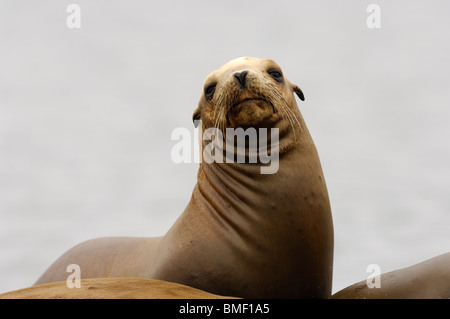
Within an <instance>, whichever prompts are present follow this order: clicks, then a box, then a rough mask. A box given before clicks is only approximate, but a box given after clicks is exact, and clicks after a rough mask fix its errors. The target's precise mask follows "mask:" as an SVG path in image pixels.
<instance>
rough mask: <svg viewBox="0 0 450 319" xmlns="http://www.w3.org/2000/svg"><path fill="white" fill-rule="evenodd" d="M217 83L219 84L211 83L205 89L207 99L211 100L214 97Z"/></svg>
mask: <svg viewBox="0 0 450 319" xmlns="http://www.w3.org/2000/svg"><path fill="white" fill-rule="evenodd" d="M216 85H217V83H213V84H210V85H208V86H207V87H206V89H205V97H206V99H207V100H210V99H211V98H212V97H213V95H214V91H215V90H216Z"/></svg>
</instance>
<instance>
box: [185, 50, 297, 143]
mask: <svg viewBox="0 0 450 319" xmlns="http://www.w3.org/2000/svg"><path fill="white" fill-rule="evenodd" d="M293 93H296V94H297V95H298V97H299V98H300V99H301V100H302V101H303V100H304V99H305V98H304V95H303V92H302V90H301V89H300V88H299V87H298V86H297V85H295V84H292V83H291V82H289V80H288V79H287V78H286V77H285V76H284V74H283V71H282V70H281V67H280V66H279V65H278V64H277V63H276V62H275V61H273V60H271V59H260V58H251V57H241V58H237V59H234V60H231V61H230V62H228V63H226V64H225V65H223V66H222V67H220V68H219V69H217V70H215V71H213V72H211V73H210V74H209V75H208V76H207V77H206V79H205V82H204V85H203V93H202V96H201V98H200V102H199V105H198V107H197V109H196V110H195V111H194V114H193V120H194V123H196V121H197V120H202V125H203V128H210V127H216V128H218V129H220V130H222V131H223V132H224V131H225V129H226V128H237V127H243V128H245V127H272V126H274V125H275V123H277V122H279V121H280V120H281V122H284V124H285V126H290V127H292V129H293V130H296V128H295V127H296V126H297V127H299V128H300V130H301V125H300V120H299V117H301V116H300V114H299V112H298V107H297V104H296V103H295V97H294V94H293ZM278 125H279V124H278ZM294 134H295V133H294Z"/></svg>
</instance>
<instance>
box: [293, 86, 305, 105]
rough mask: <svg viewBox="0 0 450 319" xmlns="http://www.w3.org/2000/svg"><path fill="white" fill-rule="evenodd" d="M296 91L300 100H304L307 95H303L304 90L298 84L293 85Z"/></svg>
mask: <svg viewBox="0 0 450 319" xmlns="http://www.w3.org/2000/svg"><path fill="white" fill-rule="evenodd" d="M293 89H294V93H295V94H297V96H298V97H299V99H300V100H302V101H304V100H305V96H304V95H303V92H302V90H300V88H299V87H298V86H297V85H293Z"/></svg>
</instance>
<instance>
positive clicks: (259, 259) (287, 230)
mask: <svg viewBox="0 0 450 319" xmlns="http://www.w3.org/2000/svg"><path fill="white" fill-rule="evenodd" d="M294 93H295V94H296V95H297V96H298V97H299V98H300V99H301V100H304V95H303V92H302V90H301V89H300V88H299V87H298V86H297V85H294V84H292V83H291V82H289V80H288V79H287V78H286V77H285V75H284V74H283V72H282V70H281V67H280V66H279V65H278V64H277V63H276V62H275V61H273V60H270V59H259V58H249V57H242V58H238V59H234V60H232V61H230V62H228V63H226V64H225V65H223V66H222V67H221V68H219V69H218V70H216V71H214V72H212V73H211V74H209V75H208V76H207V78H206V80H205V82H204V89H203V93H202V95H201V98H200V101H199V105H198V107H197V109H196V110H195V111H194V114H193V120H194V121H196V120H201V123H202V129H203V131H206V130H208V129H211V128H216V129H221V130H222V131H223V132H224V134H223V136H222V137H223V139H224V141H225V142H226V141H227V140H226V138H227V136H229V135H227V133H226V132H227V130H226V129H227V128H228V129H230V128H234V129H238V128H241V129H244V128H245V129H248V128H252V127H253V128H258V129H261V128H266V129H269V128H270V132H268V133H267V138H268V141H269V142H270V145H271V147H270V150H269V152H268V153H271V154H272V155H273V154H275V155H278V156H277V157H278V161H277V162H278V166H277V170H275V171H274V172H272V173H270V174H265V173H262V168H264V167H267V164H266V163H264V162H262V161H261V160H257V161H256V162H248V161H247V162H239V161H238V162H228V161H225V160H224V161H223V163H220V162H217V161H213V162H211V163H210V162H207V161H202V162H201V163H200V165H199V170H198V175H197V184H196V185H195V187H194V190H193V193H192V197H191V200H190V202H189V203H188V205H187V207H186V209H185V210H184V212H183V213H182V214H181V215H180V217H179V218H178V219H177V220H176V222H175V223H174V224H173V226H172V227H171V228H170V229H169V231H168V232H167V233H166V234H165V235H164V236H162V237H157V238H134V237H126V238H121V237H119V238H118V237H113V238H99V239H93V240H89V241H87V242H84V243H81V244H79V245H78V246H75V247H74V248H72V249H70V250H69V251H68V252H66V253H65V254H64V255H62V256H61V257H60V258H59V259H58V260H56V261H55V263H54V264H52V265H51V266H50V268H49V269H48V270H47V271H46V272H45V273H44V274H43V275H42V276H41V278H40V279H39V280H38V281H37V283H36V284H42V283H47V282H52V281H64V280H65V279H66V278H67V275H68V274H67V273H66V267H67V265H69V264H78V265H79V266H80V268H81V276H82V278H92V277H140V278H151V279H159V280H165V281H169V282H175V283H180V284H184V285H188V286H190V287H195V288H198V289H202V290H204V291H207V292H210V293H214V294H219V295H226V296H235V297H243V298H328V297H329V296H330V295H331V284H332V266H333V247H334V243H333V223H332V216H331V208H330V202H329V198H328V192H327V187H326V184H325V178H324V175H323V172H322V168H321V164H320V161H319V156H318V153H317V150H316V148H315V145H314V143H313V140H312V138H311V136H310V134H309V131H308V129H307V126H306V124H305V122H304V119H303V117H302V115H301V113H300V110H299V109H298V106H297V103H296V101H295V95H294ZM272 129H275V134H272ZM258 132H259V131H258ZM258 134H259V135H258V136H261V134H262V133H258ZM215 136H216V137H218V136H219V135H215ZM217 139H219V137H218V138H217ZM277 140H278V142H276V141H277ZM272 142H273V143H272ZM209 144H210V143H209V141H208V140H203V141H202V143H201V145H202V147H201V149H202V150H203V151H204V150H205V149H206V148H207V146H208V145H209ZM225 145H228V144H227V143H225ZM236 148H238V146H236ZM244 148H245V149H244V153H245V159H248V158H249V154H250V153H249V151H250V146H249V145H244ZM223 150H224V149H220V148H217V149H216V150H215V155H217V154H220V152H221V151H222V152H223ZM234 151H239V150H237V149H234ZM241 151H242V149H241ZM258 155H261V154H258Z"/></svg>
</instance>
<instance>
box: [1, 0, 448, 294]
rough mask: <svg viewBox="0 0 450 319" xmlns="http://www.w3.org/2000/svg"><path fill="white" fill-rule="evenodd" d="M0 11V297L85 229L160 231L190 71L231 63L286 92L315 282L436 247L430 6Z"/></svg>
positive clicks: (437, 133)
mask: <svg viewBox="0 0 450 319" xmlns="http://www.w3.org/2000/svg"><path fill="white" fill-rule="evenodd" d="M69 3H71V2H67V1H31V0H30V1H2V2H1V4H0V292H5V291H9V290H14V289H19V288H23V287H27V286H29V285H31V284H32V283H33V282H34V281H35V280H36V279H37V278H38V277H39V276H40V274H41V273H42V272H43V271H44V270H45V269H46V268H47V267H48V266H49V265H50V264H51V263H52V262H53V261H54V260H55V259H56V258H57V257H58V256H59V255H61V254H62V253H63V252H64V251H65V250H67V249H68V248H70V247H72V246H73V245H75V244H77V243H79V242H81V241H84V240H86V239H90V238H95V237H101V236H159V235H163V234H164V233H165V232H166V231H167V230H168V229H169V227H170V225H172V223H173V222H174V220H175V219H176V218H177V217H178V216H179V214H180V213H181V212H182V211H183V209H184V207H185V206H186V204H187V203H188V201H189V198H190V194H191V191H192V188H193V187H194V185H195V181H196V173H197V168H198V164H174V163H173V162H172V160H171V157H170V151H171V148H172V146H173V145H174V143H175V142H174V141H171V138H170V136H171V132H172V130H173V129H175V128H177V127H186V128H191V127H192V122H191V116H192V112H193V110H194V109H195V107H196V106H197V103H198V99H199V97H200V94H201V92H202V84H203V80H204V77H205V76H206V75H207V74H208V73H209V72H210V71H212V70H214V69H216V68H218V67H219V66H221V65H222V64H224V63H225V62H227V61H228V60H230V59H232V58H235V57H239V56H256V57H268V58H273V59H274V60H276V61H277V62H278V63H279V64H280V65H281V66H282V67H283V70H284V73H285V74H286V76H287V77H288V78H289V79H290V80H291V82H294V83H295V84H297V85H299V86H300V88H302V90H303V92H304V93H305V97H306V101H305V102H302V103H299V106H300V109H301V111H302V113H303V116H304V118H305V120H306V122H307V124H308V127H309V129H310V131H311V134H312V136H313V138H314V140H315V143H316V146H317V148H318V151H319V154H320V157H321V162H322V166H323V169H324V174H325V178H326V181H327V185H328V190H329V194H330V199H331V204H332V210H333V218H334V226H335V256H334V257H335V258H334V283H333V291H337V290H339V289H342V288H344V287H346V286H348V285H350V284H352V283H354V282H356V281H360V280H364V279H365V278H366V277H367V276H368V275H369V273H367V272H366V267H367V266H368V265H369V264H373V263H375V264H378V265H379V266H380V267H381V271H382V272H387V271H390V270H393V269H397V268H402V267H406V266H409V265H412V264H414V263H417V262H420V261H422V260H425V259H428V258H431V257H433V256H436V255H438V254H442V253H445V252H448V251H449V250H450V249H449V248H450V235H449V225H450V196H449V195H448V193H449V189H450V181H449V178H448V177H449V176H450V174H449V173H450V164H449V163H450V141H449V136H450V126H449V120H450V103H449V102H450V94H449V88H450V76H449V73H450V72H449V71H450V59H449V56H450V54H449V49H450V42H449V41H448V38H449V34H450V19H448V12H449V10H450V2H448V1H444V0H442V1H377V2H376V3H377V4H378V5H380V8H381V28H380V29H369V28H368V27H367V25H366V19H367V17H368V16H369V13H367V12H366V8H367V6H368V4H369V3H372V2H368V1H350V0H346V1H339V2H338V1H331V0H330V1H314V3H313V1H278V2H273V1H245V2H240V1H239V2H238V1H220V2H219V1H216V2H211V1H158V2H156V1H155V2H149V1H136V0H133V1H106V0H97V1H76V2H75V3H77V4H78V5H80V7H81V28H80V29H69V28H68V27H67V25H66V19H67V17H68V15H69V14H68V13H66V8H67V5H68V4H69Z"/></svg>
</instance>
